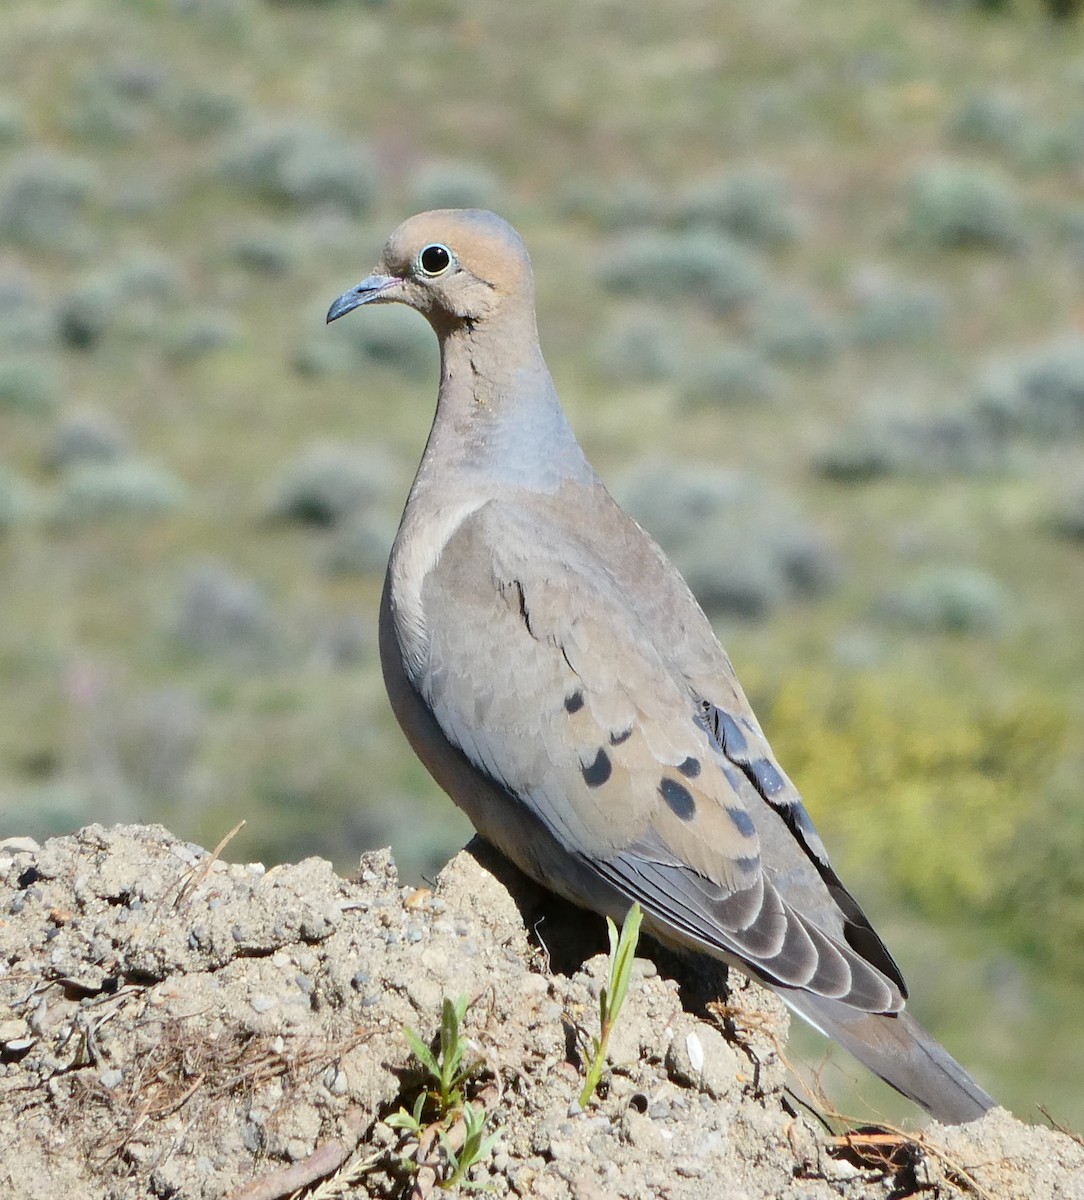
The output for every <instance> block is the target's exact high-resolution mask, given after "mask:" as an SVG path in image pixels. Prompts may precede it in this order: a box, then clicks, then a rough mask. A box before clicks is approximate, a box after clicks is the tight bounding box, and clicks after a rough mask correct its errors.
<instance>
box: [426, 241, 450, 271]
mask: <svg viewBox="0 0 1084 1200" xmlns="http://www.w3.org/2000/svg"><path fill="white" fill-rule="evenodd" d="M451 263H452V252H451V251H450V250H449V249H448V247H447V246H442V245H441V244H440V242H434V243H433V244H432V245H431V246H426V248H425V249H424V250H423V251H422V252H421V254H419V255H418V265H419V266H420V267H421V269H422V271H423V272H424V273H425V274H426V275H439V274H440V273H441V272H442V271H447V269H448V268H449V267H450V266H451Z"/></svg>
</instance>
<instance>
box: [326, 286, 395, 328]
mask: <svg viewBox="0 0 1084 1200" xmlns="http://www.w3.org/2000/svg"><path fill="white" fill-rule="evenodd" d="M397 283H402V280H401V279H399V278H398V277H397V276H395V275H369V276H367V277H366V278H365V279H363V280H362V281H361V283H359V284H358V285H357V287H352V288H351V289H350V291H348V292H343V294H342V295H341V296H340V297H339V298H338V300H336V301H335V303H334V304H333V305H332V306H331V307H330V308H329V309H328V310H327V323H328V324H329V325H330V324H331V322H332V321H337V320H338V319H339V318H340V317H345V316H346V314H347V313H348V312H353V311H354V309H355V308H360V307H361V305H363V304H371V303H372V302H373V301H374V300H379V299H380V297H381V296H382V295H383V294H384V293H385V292H386V291H387V290H388V288H390V287H393V286H394V285H395V284H397Z"/></svg>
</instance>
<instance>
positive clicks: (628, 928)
mask: <svg viewBox="0 0 1084 1200" xmlns="http://www.w3.org/2000/svg"><path fill="white" fill-rule="evenodd" d="M643 915H644V914H643V913H642V911H641V910H640V906H639V904H634V905H633V906H632V908H630V909H629V911H628V913H627V914H626V915H625V920H624V921H623V922H622V924H621V935H620V937H619V936H618V933H617V926H616V925H615V924H614V923H613V921H612V920H611V919H610V918H609V917H607V918H606V931H607V933H608V934H609V936H610V973H609V978H608V979H607V981H606V986H605V987H604V988H603V989H602V993H601V995H600V996H599V1000H598V1008H599V1035H598V1037H597V1038H592V1039H591V1062H590V1065H589V1066H588V1068H587V1078H586V1079H585V1080H584V1082H583V1090H582V1091H581V1092H580V1101H579V1103H580V1108H586V1107H587V1105H588V1104H589V1103H590V1102H591V1097H592V1096H593V1095H594V1094H595V1089H596V1088H597V1087H598V1084H599V1080H600V1079H601V1078H602V1071H603V1068H604V1067H605V1065H606V1048H607V1046H608V1045H609V1044H610V1034H611V1033H612V1032H613V1028H614V1026H615V1025H616V1024H617V1018H618V1017H619V1016H620V1014H621V1007H622V1005H623V1004H624V1003H625V997H626V996H627V995H628V992H629V981H630V979H631V977H632V964H633V961H634V960H635V958H636V944H637V942H638V941H639V940H640V922H641V921H642V920H643Z"/></svg>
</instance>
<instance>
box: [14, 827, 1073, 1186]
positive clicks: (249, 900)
mask: <svg viewBox="0 0 1084 1200" xmlns="http://www.w3.org/2000/svg"><path fill="white" fill-rule="evenodd" d="M509 887H511V889H512V890H511V891H510V890H509ZM540 912H541V913H542V914H543V917H542V919H541V921H539V919H538V914H539V913H540ZM600 924H601V923H600V922H596V921H594V920H586V919H584V918H583V917H582V916H580V915H577V914H571V915H570V914H569V913H568V912H566V911H565V910H563V909H562V908H560V907H559V906H555V905H553V904H552V902H548V901H544V900H543V898H542V897H541V895H540V894H539V893H538V891H537V889H535V888H533V886H532V885H530V884H528V883H526V882H525V881H524V880H523V879H522V877H520V876H518V875H515V874H513V873H512V872H511V871H510V869H509V868H507V867H506V866H505V865H504V864H503V863H500V862H498V861H495V860H494V859H493V858H492V856H490V855H488V854H487V852H486V851H485V850H484V848H479V847H477V846H472V847H471V848H470V852H464V853H462V854H460V855H458V856H457V857H456V858H455V859H454V860H453V861H452V862H451V863H449V865H448V866H447V867H446V868H445V869H444V871H443V872H442V873H441V875H440V877H439V878H438V880H437V882H436V885H435V887H434V888H433V890H432V891H430V890H428V889H413V888H403V887H400V885H399V882H398V879H397V876H396V871H395V866H394V863H393V862H392V860H391V857H390V855H389V854H387V853H377V854H369V855H366V856H365V857H364V858H363V859H362V860H361V863H360V866H359V870H358V873H357V875H356V877H355V878H354V879H352V880H346V879H342V878H339V877H338V876H337V875H336V874H335V873H334V871H333V870H332V868H331V866H330V864H328V863H327V862H324V861H322V860H319V859H307V860H305V861H304V862H301V863H298V864H296V865H288V866H280V867H274V868H272V869H270V870H264V868H263V867H261V866H259V865H258V864H256V865H247V866H246V865H242V864H236V863H234V864H228V863H226V862H224V861H221V860H219V859H217V858H215V857H214V856H213V855H209V854H208V853H207V852H206V851H204V850H202V849H200V848H199V847H197V846H193V845H191V844H184V843H181V842H178V841H177V840H176V839H174V838H173V837H172V836H171V835H170V834H169V833H168V832H167V831H166V830H164V829H162V828H159V827H120V828H116V829H103V828H101V827H98V826H93V827H91V828H88V829H85V830H83V831H81V832H80V833H78V834H75V835H73V836H71V837H63V838H56V839H53V840H52V841H49V842H47V843H46V844H45V845H44V846H43V847H40V848H39V847H36V846H34V845H33V844H32V843H22V842H20V841H18V840H12V841H9V842H8V843H6V844H3V845H0V1143H2V1144H3V1145H4V1147H5V1150H4V1153H3V1155H2V1157H0V1196H3V1197H4V1198H5V1200H23V1198H26V1200H30V1198H31V1197H33V1200H54V1198H60V1197H64V1200H72V1198H79V1200H121V1198H128V1197H146V1196H154V1197H160V1198H166V1197H170V1198H172V1197H176V1198H185V1200H187V1198H189V1197H191V1198H197V1197H198V1198H201V1200H202V1198H208V1200H209V1198H211V1197H215V1198H219V1197H225V1196H235V1197H237V1198H238V1200H240V1198H241V1197H244V1198H245V1200H257V1198H259V1200H269V1198H271V1197H276V1196H291V1195H299V1196H308V1195H311V1196H313V1197H321V1198H323V1200H330V1198H331V1197H347V1196H359V1197H360V1196H375V1197H392V1196H396V1197H397V1196H402V1195H410V1194H413V1195H415V1196H423V1195H425V1194H427V1193H429V1192H435V1189H436V1185H437V1182H438V1180H439V1179H441V1178H443V1177H444V1176H446V1175H447V1172H448V1170H449V1167H448V1158H447V1152H446V1151H445V1150H444V1149H442V1148H441V1144H440V1142H438V1140H437V1139H436V1137H435V1136H434V1134H433V1133H430V1134H429V1135H424V1134H423V1141H424V1147H423V1149H422V1150H421V1151H419V1149H418V1139H417V1137H415V1136H412V1135H411V1134H410V1133H409V1132H407V1131H403V1130H397V1129H393V1128H391V1127H389V1126H388V1125H387V1124H386V1123H384V1121H383V1120H382V1118H385V1117H387V1116H388V1115H389V1114H392V1113H394V1112H396V1110H398V1109H399V1108H400V1106H404V1107H405V1108H407V1109H408V1110H409V1109H411V1108H412V1106H413V1104H414V1101H415V1098H416V1097H417V1096H418V1095H419V1092H420V1090H421V1089H422V1088H423V1086H424V1082H423V1080H422V1077H421V1075H420V1073H419V1070H418V1063H417V1061H416V1060H415V1059H413V1058H412V1056H411V1053H410V1050H409V1048H408V1045H407V1042H406V1040H405V1038H404V1034H403V1027H404V1025H409V1026H411V1027H413V1028H414V1029H416V1030H418V1031H419V1033H420V1034H421V1035H422V1037H423V1038H428V1037H430V1036H431V1035H432V1034H433V1033H434V1032H435V1031H436V1030H437V1027H438V1024H439V1020H440V1012H441V1005H442V1000H443V998H444V997H445V996H448V997H455V996H459V995H464V994H465V995H468V996H470V997H471V1000H472V1003H471V1005H470V1007H469V1009H468V1011H467V1014H466V1019H465V1023H464V1028H465V1033H466V1036H467V1039H468V1044H469V1047H470V1050H469V1054H470V1056H474V1057H476V1058H477V1059H478V1060H479V1062H480V1064H481V1065H480V1066H479V1068H478V1069H477V1071H476V1072H475V1073H474V1075H473V1077H472V1079H471V1081H470V1083H469V1084H467V1085H466V1089H465V1090H466V1092H467V1098H468V1099H469V1100H470V1101H472V1108H473V1111H474V1112H475V1113H476V1114H478V1113H480V1112H481V1110H482V1109H483V1108H484V1109H485V1111H486V1112H487V1113H489V1114H490V1115H489V1116H488V1118H487V1124H486V1129H485V1132H486V1133H487V1134H488V1133H489V1132H495V1131H498V1130H499V1137H498V1140H497V1142H496V1144H495V1146H494V1147H493V1148H492V1149H491V1150H490V1151H489V1152H488V1153H486V1154H485V1155H484V1156H482V1158H481V1160H480V1162H479V1163H478V1164H477V1165H476V1166H475V1167H474V1168H473V1169H472V1171H471V1172H470V1174H469V1179H470V1181H471V1182H472V1183H474V1184H484V1185H486V1187H487V1188H488V1189H490V1190H492V1192H494V1193H495V1194H497V1195H512V1196H532V1197H541V1198H543V1200H544V1198H547V1197H552V1198H555V1200H556V1198H558V1197H574V1198H575V1200H601V1198H603V1197H627V1198H630V1200H631V1198H638V1197H644V1198H647V1197H668V1198H672V1200H685V1198H688V1200H704V1197H705V1196H722V1195H725V1196H726V1197H727V1198H728V1200H761V1198H765V1200H767V1198H769V1197H770V1198H771V1200H822V1198H823V1200H828V1198H829V1197H832V1198H835V1200H838V1198H839V1197H843V1198H845V1200H859V1198H862V1200H868V1198H877V1197H884V1198H885V1200H887V1198H888V1197H902V1196H906V1195H911V1194H912V1193H913V1192H915V1191H921V1193H922V1195H924V1196H928V1197H931V1198H934V1197H949V1196H976V1197H997V1200H1012V1198H1015V1197H1020V1198H1024V1197H1026V1198H1027V1200H1035V1198H1036V1197H1039V1196H1043V1197H1057V1198H1061V1197H1084V1147H1082V1146H1081V1145H1080V1144H1078V1143H1077V1142H1076V1141H1074V1140H1073V1139H1071V1138H1070V1137H1068V1136H1065V1135H1063V1134H1060V1133H1056V1132H1053V1131H1051V1130H1045V1129H1039V1128H1035V1127H1030V1126H1026V1125H1023V1124H1021V1123H1019V1122H1017V1121H1015V1120H1013V1119H1012V1118H1011V1117H1010V1116H1009V1115H1008V1114H1006V1113H1004V1112H1001V1111H998V1112H994V1113H991V1114H990V1115H989V1116H988V1117H986V1118H985V1119H984V1120H983V1121H981V1122H978V1123H976V1124H975V1125H972V1126H968V1127H965V1128H962V1129H952V1130H945V1129H941V1128H939V1127H937V1126H931V1127H930V1129H928V1130H927V1131H926V1132H925V1133H924V1134H923V1135H921V1138H920V1139H919V1140H918V1141H909V1142H901V1141H899V1140H898V1139H894V1138H891V1137H882V1138H880V1139H877V1138H872V1137H871V1138H865V1139H863V1140H861V1143H860V1144H859V1145H856V1147H853V1148H847V1147H846V1146H841V1145H840V1139H838V1138H835V1137H833V1136H832V1135H831V1134H830V1133H829V1132H827V1131H826V1129H825V1127H824V1125H823V1124H822V1123H820V1122H819V1121H818V1120H816V1119H814V1118H813V1117H812V1116H810V1115H809V1114H808V1113H807V1112H806V1110H805V1109H803V1108H802V1107H801V1106H800V1105H798V1104H797V1103H796V1102H795V1100H794V1098H793V1097H790V1096H788V1094H787V1093H786V1091H785V1088H784V1080H785V1068H784V1064H783V1061H782V1059H781V1057H780V1047H781V1046H782V1043H783V1039H784V1038H785V1036H786V1025H787V1018H786V1014H785V1011H784V1010H783V1009H782V1007H781V1005H780V1004H779V1002H778V1001H777V1000H776V999H775V997H773V996H772V995H770V994H769V993H767V992H765V991H764V990H762V989H760V988H758V987H756V986H755V985H753V984H750V983H747V982H745V981H744V980H741V981H739V980H736V979H732V980H731V981H730V990H729V992H727V993H725V994H724V993H723V992H722V991H721V990H720V989H722V987H723V983H724V975H723V974H722V973H721V971H720V970H719V969H717V968H716V967H715V966H714V965H713V964H706V965H705V964H700V965H699V966H693V965H691V964H680V963H678V964H674V963H672V962H671V961H670V960H668V959H664V958H660V959H659V960H658V961H659V962H660V963H661V964H662V970H661V971H660V969H659V968H658V967H656V965H655V963H654V962H652V961H648V960H637V963H636V965H635V967H634V972H633V986H632V989H631V991H630V995H629V999H628V1002H627V1006H626V1009H625V1011H624V1013H623V1014H622V1017H621V1019H620V1021H619V1023H618V1026H617V1030H616V1033H615V1036H614V1039H613V1041H612V1043H611V1047H610V1058H611V1061H612V1063H613V1069H612V1071H611V1072H610V1073H609V1075H608V1076H607V1077H606V1083H605V1086H604V1088H603V1089H601V1090H600V1095H599V1096H598V1098H597V1099H596V1101H595V1102H594V1103H593V1104H592V1105H590V1106H589V1107H588V1109H587V1111H586V1112H580V1111H579V1110H578V1106H577V1104H576V1098H577V1095H578V1093H579V1090H580V1087H581V1084H582V1078H583V1072H582V1066H581V1064H580V1062H579V1053H580V1051H579V1049H578V1047H580V1046H581V1045H582V1035H583V1034H584V1033H586V1034H587V1035H590V1034H591V1033H593V1032H597V1021H598V1011H597V1010H598V995H599V991H600V988H601V985H602V983H603V981H604V979H605V975H606V960H605V958H604V957H603V956H601V955H598V954H594V951H595V950H596V949H598V946H597V943H595V944H594V945H592V944H591V943H589V942H585V941H584V938H585V937H588V938H594V937H597V936H598V935H599V933H600V929H599V928H598V926H599V925H600ZM532 928H533V929H535V930H536V938H535V940H534V941H532V940H531V939H530V938H529V937H528V929H532ZM540 947H541V948H540ZM546 947H548V948H549V949H548V950H547V949H546ZM557 948H560V953H558V952H557ZM584 955H587V956H588V957H587V958H586V959H585V958H584ZM720 995H725V1001H726V1007H719V1006H715V1007H714V1011H713V1010H711V1009H709V1007H708V1005H709V1001H711V1000H712V999H713V998H716V997H719V996H720ZM423 1123H426V1122H425V1121H423ZM463 1137H464V1130H463V1127H462V1122H460V1124H459V1125H458V1126H456V1127H455V1128H453V1129H452V1130H451V1133H450V1134H449V1135H448V1138H449V1140H450V1144H451V1145H452V1147H453V1149H454V1147H455V1146H456V1144H457V1140H458V1141H459V1142H461V1141H462V1140H463ZM460 1153H461V1152H460ZM419 1157H420V1158H421V1159H423V1160H424V1161H423V1165H422V1167H421V1169H420V1170H419V1169H417V1166H416V1160H417V1159H418V1158H419ZM724 1180H725V1181H726V1183H725V1188H723V1189H722V1190H720V1189H721V1183H720V1181H724ZM302 1188H305V1189H306V1190H299V1189H302Z"/></svg>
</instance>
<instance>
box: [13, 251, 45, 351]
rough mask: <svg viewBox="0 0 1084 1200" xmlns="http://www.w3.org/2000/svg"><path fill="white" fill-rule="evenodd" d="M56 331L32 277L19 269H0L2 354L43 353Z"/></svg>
mask: <svg viewBox="0 0 1084 1200" xmlns="http://www.w3.org/2000/svg"><path fill="white" fill-rule="evenodd" d="M52 332H53V330H52V325H51V323H50V320H49V317H48V314H47V313H46V311H45V310H44V309H43V308H42V307H41V305H40V304H39V301H38V296H37V289H36V288H35V286H34V282H33V280H32V279H31V277H30V275H29V274H27V273H25V272H22V271H20V270H18V269H17V268H15V267H8V268H5V267H0V352H2V351H4V350H39V349H41V348H42V347H43V346H45V345H46V344H47V343H48V342H49V341H50V339H51V337H52Z"/></svg>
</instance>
